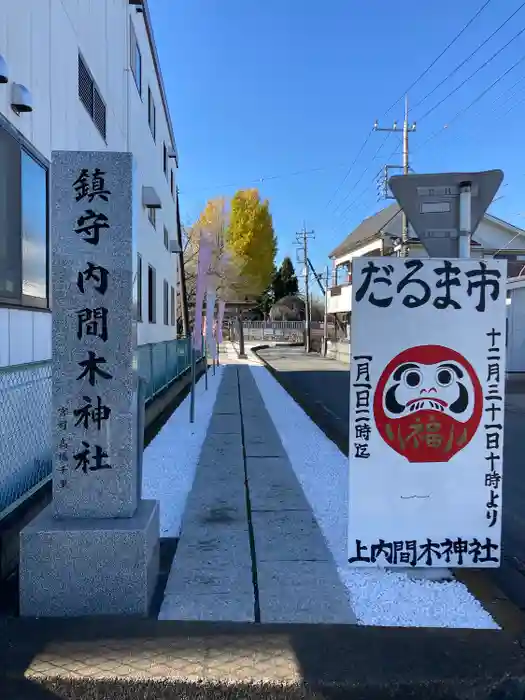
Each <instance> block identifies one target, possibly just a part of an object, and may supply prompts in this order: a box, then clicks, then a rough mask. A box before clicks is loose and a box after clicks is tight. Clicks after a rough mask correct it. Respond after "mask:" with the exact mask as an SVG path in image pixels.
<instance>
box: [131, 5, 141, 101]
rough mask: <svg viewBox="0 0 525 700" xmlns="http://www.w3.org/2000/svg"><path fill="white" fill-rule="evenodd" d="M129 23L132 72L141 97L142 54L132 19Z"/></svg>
mask: <svg viewBox="0 0 525 700" xmlns="http://www.w3.org/2000/svg"><path fill="white" fill-rule="evenodd" d="M129 23H130V31H129V37H130V47H129V48H130V53H131V55H130V63H131V72H132V73H133V77H134V78H135V85H136V86H137V90H138V91H139V95H142V54H141V53H140V49H139V42H138V41H137V35H136V34H135V29H134V27H133V22H132V20H131V17H130V19H129Z"/></svg>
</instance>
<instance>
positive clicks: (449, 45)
mask: <svg viewBox="0 0 525 700" xmlns="http://www.w3.org/2000/svg"><path fill="white" fill-rule="evenodd" d="M491 2H492V0H486V1H485V2H484V3H483V4H482V5H481V7H480V8H479V9H478V10H477V11H476V12H475V14H474V15H473V16H472V17H471V18H470V20H468V22H467V23H466V24H465V25H464V26H463V28H462V29H461V30H460V31H459V32H458V33H457V34H456V36H455V37H454V38H453V39H452V40H451V41H450V42H449V43H448V44H447V45H446V46H445V48H444V49H443V50H442V51H441V53H440V54H439V55H438V56H437V57H436V58H435V59H434V60H433V61H432V62H431V63H430V65H429V66H428V67H427V68H426V69H425V70H424V71H423V72H422V73H421V74H420V75H419V77H418V78H416V80H414V82H413V83H412V84H411V85H410V86H409V87H408V88H407V89H406V90H404V91H403V93H402V95H401V96H400V97H399V98H398V99H397V100H396V101H395V102H393V103H392V104H391V105H390V107H389V108H388V109H387V110H386V112H385V113H384V115H383V116H386V115H387V114H388V113H389V112H390V111H391V110H392V109H393V108H394V107H395V106H396V105H397V104H398V103H399V102H401V100H402V99H403V98H404V97H405V95H406V94H408V93H409V92H410V90H412V88H413V87H415V85H417V83H419V81H420V80H421V79H422V78H423V77H424V76H425V75H426V74H427V73H428V72H429V71H430V70H431V69H432V68H433V67H434V66H435V64H436V63H437V62H438V61H439V60H440V59H441V58H442V57H443V56H444V55H445V54H446V52H447V51H448V50H449V49H450V48H451V47H452V46H453V45H454V44H455V43H456V42H457V41H458V39H459V38H460V37H461V36H462V35H463V34H464V33H465V31H466V30H467V29H468V28H469V27H470V25H471V24H472V23H473V22H474V21H475V20H476V19H477V18H478V17H479V15H480V14H481V13H482V12H483V11H484V10H485V8H486V7H487V6H488V5H489V4H490V3H491ZM370 137H371V133H369V134H368V136H367V137H366V139H365V140H364V142H363V145H362V146H361V148H360V149H359V152H358V154H357V156H356V157H355V158H354V160H353V162H352V165H351V166H350V168H349V169H348V171H347V173H346V174H345V176H344V178H343V180H342V181H341V182H340V184H339V185H338V187H337V188H336V191H335V192H334V194H333V195H332V196H331V197H330V199H329V201H328V204H327V205H326V207H325V210H326V209H328V207H329V206H330V204H331V203H332V202H333V201H334V199H335V197H336V196H337V194H338V193H339V191H340V190H341V187H342V186H343V185H344V183H345V182H346V180H347V179H348V177H349V175H350V173H351V172H352V170H353V168H354V166H355V164H356V162H357V160H358V158H359V156H360V155H361V153H362V152H363V150H364V149H365V147H366V145H367V144H368V141H369V140H370ZM382 145H384V143H383V144H382ZM381 148H382V146H381ZM379 151H380V149H378V151H376V153H375V155H374V156H373V158H372V162H373V161H374V160H375V158H376V157H377V155H378V152H379ZM370 165H371V163H370ZM369 167H370V166H369ZM364 174H366V172H365V173H363V176H364ZM363 176H362V177H363ZM362 177H361V179H362ZM361 179H360V180H358V182H357V183H356V184H355V185H354V187H353V188H352V189H351V190H350V192H349V193H348V194H347V195H346V197H345V199H343V202H341V203H340V204H339V205H338V207H336V209H335V211H337V209H338V208H339V206H341V204H343V203H344V202H345V201H346V200H347V199H348V197H349V196H350V195H351V194H352V192H353V191H354V190H355V188H356V187H357V186H358V185H359V182H360V181H361ZM335 211H334V213H335Z"/></svg>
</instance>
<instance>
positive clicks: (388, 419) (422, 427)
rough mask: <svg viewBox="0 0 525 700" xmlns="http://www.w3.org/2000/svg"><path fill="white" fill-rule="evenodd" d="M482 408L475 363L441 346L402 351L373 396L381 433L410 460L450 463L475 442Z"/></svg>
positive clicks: (386, 368) (385, 373)
mask: <svg viewBox="0 0 525 700" xmlns="http://www.w3.org/2000/svg"><path fill="white" fill-rule="evenodd" d="M482 412H483V392H482V389H481V384H480V382H479V379H478V377H477V375H476V373H475V372H474V369H473V367H472V365H471V364H470V363H469V362H467V360H466V359H465V358H464V357H463V356H462V355H460V354H459V353H458V352H456V351H455V350H452V349H451V348H447V347H444V346H442V345H419V346H416V347H413V348H409V349H408V350H404V351H403V352H401V353H399V355H397V356H396V357H394V359H393V360H392V361H391V362H389V364H388V365H387V366H386V367H385V370H384V371H383V373H382V375H381V377H380V379H379V382H378V385H377V388H376V391H375V395H374V417H375V421H376V425H377V429H378V431H379V433H380V435H381V437H382V438H383V440H384V441H385V442H386V443H387V445H388V446H389V447H391V448H392V449H393V450H395V451H396V452H398V453H399V454H400V455H402V456H403V457H406V459H407V460H408V461H409V462H448V461H449V460H450V459H451V458H452V457H453V456H454V455H455V454H457V453H458V452H460V451H461V450H462V449H463V448H464V447H465V446H466V445H468V443H469V442H470V441H471V440H472V438H473V436H474V434H475V433H476V430H477V429H478V426H479V423H480V420H481V416H482Z"/></svg>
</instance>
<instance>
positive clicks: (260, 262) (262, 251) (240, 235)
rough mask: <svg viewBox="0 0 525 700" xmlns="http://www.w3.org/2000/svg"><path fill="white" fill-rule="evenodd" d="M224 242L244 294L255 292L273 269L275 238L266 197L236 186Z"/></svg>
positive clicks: (259, 290) (262, 288)
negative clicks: (234, 265) (237, 273)
mask: <svg viewBox="0 0 525 700" xmlns="http://www.w3.org/2000/svg"><path fill="white" fill-rule="evenodd" d="M226 236H227V237H226V245H227V248H228V250H229V251H230V252H231V255H232V259H233V260H234V261H235V262H236V265H237V267H238V268H239V269H240V271H241V279H242V282H243V286H244V293H245V295H246V296H253V297H257V296H259V295H260V294H261V293H262V292H263V291H264V289H266V287H267V286H268V285H269V283H270V281H271V278H272V273H273V270H274V264H275V256H276V253H277V240H276V237H275V232H274V228H273V221H272V215H271V213H270V205H269V202H268V200H264V201H261V198H260V196H259V192H258V191H257V190H256V189H248V190H239V191H238V192H236V193H235V195H234V196H233V198H232V200H231V203H230V215H229V226H228V229H227V233H226Z"/></svg>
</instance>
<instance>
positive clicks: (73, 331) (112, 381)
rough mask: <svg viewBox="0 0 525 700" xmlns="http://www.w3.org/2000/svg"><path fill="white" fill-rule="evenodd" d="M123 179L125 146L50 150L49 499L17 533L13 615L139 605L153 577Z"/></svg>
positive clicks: (129, 193)
mask: <svg viewBox="0 0 525 700" xmlns="http://www.w3.org/2000/svg"><path fill="white" fill-rule="evenodd" d="M136 185H137V183H136V182H135V186H136ZM133 191H134V183H133V159H132V155H131V154H130V153H112V152H109V151H105V152H102V153H97V152H95V153H93V152H66V151H59V152H54V153H53V156H52V164H51V202H52V207H51V249H52V256H51V263H52V264H51V273H52V274H51V277H52V280H53V293H52V296H53V331H52V349H53V353H52V365H53V368H52V369H53V382H52V389H53V415H52V421H51V422H52V446H53V501H52V503H51V505H50V506H49V507H48V508H47V509H46V510H45V511H44V512H42V513H41V515H39V516H38V517H37V518H35V520H34V521H33V522H32V523H30V524H29V525H28V526H27V527H26V528H25V529H24V530H23V531H22V533H21V535H20V612H21V615H23V616H36V617H66V616H78V615H123V614H128V615H147V614H148V610H149V605H150V601H151V597H152V595H153V591H154V589H155V586H156V581H157V575H158V569H159V506H158V503H157V502H153V501H143V500H142V499H141V493H142V451H143V436H144V400H145V396H144V386H143V384H141V383H139V382H138V377H137V372H136V358H135V357H134V353H135V348H136V318H135V316H134V304H133V299H134V291H133V286H134V281H133V280H134V265H135V264H136V263H135V260H136V250H135V249H134V235H133V211H134V209H136V208H137V207H139V206H140V202H138V201H137V197H136V196H135V201H133V199H134V198H133Z"/></svg>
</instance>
